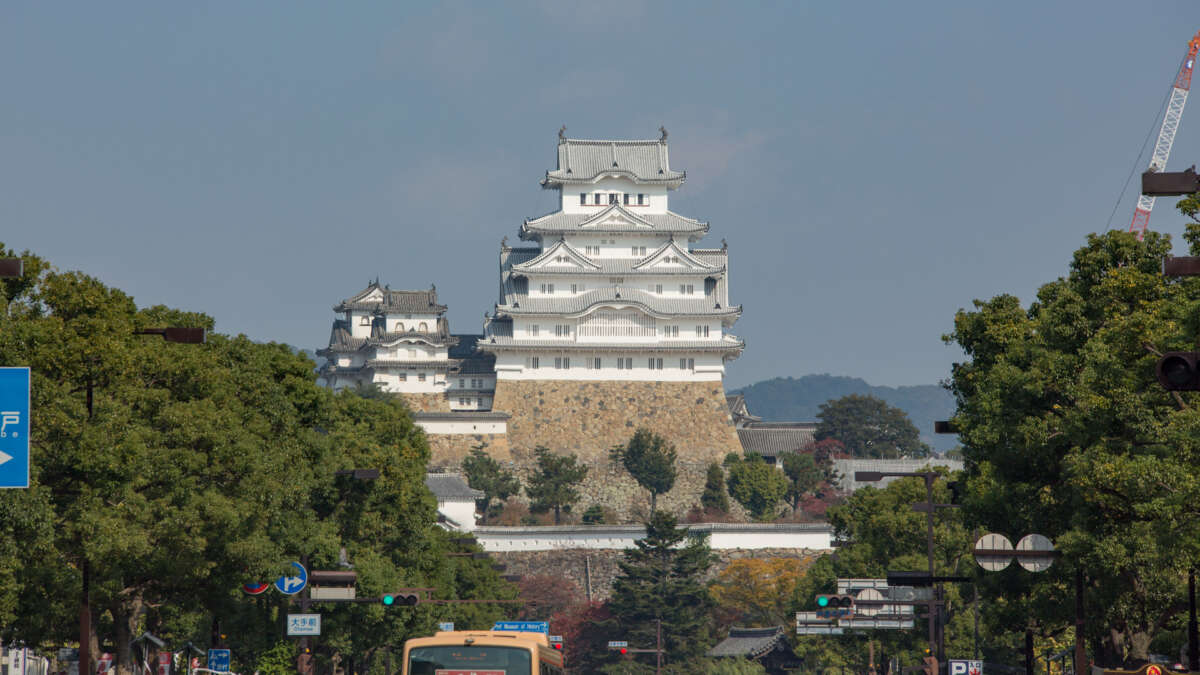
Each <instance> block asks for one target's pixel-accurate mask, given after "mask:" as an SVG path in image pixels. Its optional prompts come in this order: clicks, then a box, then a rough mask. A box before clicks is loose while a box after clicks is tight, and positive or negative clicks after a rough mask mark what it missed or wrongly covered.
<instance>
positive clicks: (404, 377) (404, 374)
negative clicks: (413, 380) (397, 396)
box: [397, 373, 408, 382]
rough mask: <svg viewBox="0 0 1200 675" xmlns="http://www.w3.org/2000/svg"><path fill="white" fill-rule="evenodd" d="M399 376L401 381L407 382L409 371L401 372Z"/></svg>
mask: <svg viewBox="0 0 1200 675" xmlns="http://www.w3.org/2000/svg"><path fill="white" fill-rule="evenodd" d="M397 377H399V378H400V381H401V382H407V381H408V373H400V374H399V375H397Z"/></svg>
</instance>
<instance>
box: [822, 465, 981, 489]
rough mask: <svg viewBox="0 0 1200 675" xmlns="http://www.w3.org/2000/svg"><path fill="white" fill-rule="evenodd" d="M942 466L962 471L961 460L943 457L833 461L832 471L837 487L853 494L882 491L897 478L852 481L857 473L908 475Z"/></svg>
mask: <svg viewBox="0 0 1200 675" xmlns="http://www.w3.org/2000/svg"><path fill="white" fill-rule="evenodd" d="M938 466H944V467H946V468H947V469H949V470H951V471H962V470H963V462H962V460H961V459H946V458H944V457H927V458H921V459H835V460H833V470H834V471H836V472H837V474H838V477H839V478H838V487H839V488H841V489H842V490H846V491H848V492H853V491H855V490H857V489H859V488H862V487H874V488H880V489H883V488H884V487H886V486H887V485H888V483H891V482H892V481H896V480H899V478H898V477H895V476H888V477H885V478H884V479H883V480H879V481H875V482H859V481H856V480H854V474H855V473H857V472H859V471H882V472H884V473H909V472H916V471H925V470H927V468H928V467H938Z"/></svg>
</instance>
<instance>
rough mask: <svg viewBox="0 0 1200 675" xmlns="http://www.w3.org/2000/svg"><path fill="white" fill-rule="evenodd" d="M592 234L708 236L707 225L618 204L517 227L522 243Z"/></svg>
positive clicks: (556, 214) (559, 214)
mask: <svg viewBox="0 0 1200 675" xmlns="http://www.w3.org/2000/svg"><path fill="white" fill-rule="evenodd" d="M587 232H594V233H596V234H604V233H608V232H626V233H628V232H645V233H647V234H662V233H673V234H687V235H691V236H690V237H689V238H695V239H699V238H700V237H702V236H704V235H705V234H707V233H708V223H702V222H700V221H699V220H696V219H694V218H688V217H687V216H681V215H679V214H678V213H675V212H673V211H667V212H666V213H635V212H634V211H632V210H630V209H628V208H626V207H625V206H623V205H621V204H609V205H608V206H607V207H605V208H603V209H601V210H599V211H597V212H595V213H564V212H562V211H555V212H553V213H547V214H546V215H544V216H539V217H537V218H533V219H530V220H526V221H525V222H524V223H522V224H521V232H520V236H521V239H523V240H529V239H535V238H537V237H540V236H545V235H561V234H581V233H587Z"/></svg>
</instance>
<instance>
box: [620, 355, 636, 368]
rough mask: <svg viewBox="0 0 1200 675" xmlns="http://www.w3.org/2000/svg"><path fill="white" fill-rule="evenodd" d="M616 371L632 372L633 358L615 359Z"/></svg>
mask: <svg viewBox="0 0 1200 675" xmlns="http://www.w3.org/2000/svg"><path fill="white" fill-rule="evenodd" d="M617 370H633V357H632V356H629V357H621V356H618V357H617Z"/></svg>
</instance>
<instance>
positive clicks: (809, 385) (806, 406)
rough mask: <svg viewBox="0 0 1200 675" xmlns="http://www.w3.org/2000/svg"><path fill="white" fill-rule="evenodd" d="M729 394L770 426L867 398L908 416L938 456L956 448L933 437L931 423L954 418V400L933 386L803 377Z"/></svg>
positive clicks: (767, 382) (954, 440) (943, 437)
mask: <svg viewBox="0 0 1200 675" xmlns="http://www.w3.org/2000/svg"><path fill="white" fill-rule="evenodd" d="M729 393H731V394H735V393H740V394H744V395H745V396H746V407H747V408H748V409H749V410H750V414H752V415H758V416H759V417H761V418H763V419H764V420H767V421H770V422H782V421H789V420H790V421H803V422H807V421H815V420H816V419H817V413H818V412H819V408H820V405H821V404H822V403H825V402H826V401H829V400H830V399H835V398H841V397H843V396H847V395H849V394H870V395H871V396H875V397H877V398H881V399H883V400H884V401H887V403H888V405H890V406H894V407H896V408H900V409H901V410H903V411H904V412H906V413H908V417H909V418H910V419H911V420H912V422H913V424H915V425H917V428H918V429H920V430H921V440H923V441H925V442H926V443H928V444H929V445H930V446H932V447H933V448H935V449H936V450H937V451H938V452H945V451H947V450H950V449H953V448H954V447H956V446H957V445H958V439H957V437H955V436H952V435H941V434H934V433H933V422H934V420H945V419H950V417H951V416H952V415H953V414H954V397H953V396H951V395H950V392H948V391H946V390H945V389H943V388H941V387H940V386H938V385H935V384H921V385H916V386H912V387H874V386H871V385H870V384H867V382H866V381H864V380H862V379H859V378H857V377H844V376H837V375H805V376H803V377H798V378H794V377H776V378H774V379H770V380H763V381H762V382H755V383H754V384H751V385H749V386H746V387H742V388H741V389H736V390H734V391H731V392H729Z"/></svg>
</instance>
